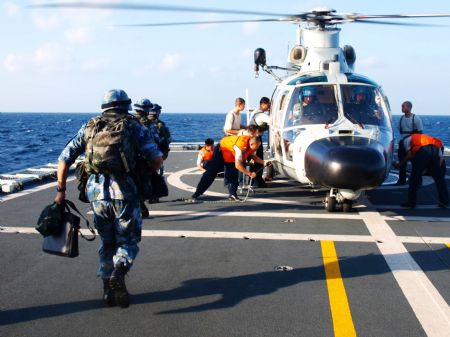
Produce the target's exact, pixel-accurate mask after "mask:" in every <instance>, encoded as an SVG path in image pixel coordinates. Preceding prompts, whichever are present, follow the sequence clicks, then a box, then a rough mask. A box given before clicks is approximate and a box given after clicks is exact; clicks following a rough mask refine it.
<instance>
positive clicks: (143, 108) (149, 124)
mask: <svg viewBox="0 0 450 337" xmlns="http://www.w3.org/2000/svg"><path fill="white" fill-rule="evenodd" d="M152 108H153V103H152V102H151V101H150V100H149V99H148V98H140V99H138V100H137V101H136V103H134V111H135V112H136V114H135V115H136V118H137V119H138V120H139V122H141V124H142V125H144V126H145V127H146V128H147V129H148V130H149V131H150V134H151V135H152V137H153V139H154V141H155V143H156V144H158V145H159V144H160V143H161V139H160V138H159V134H158V131H157V130H156V124H155V123H153V120H150V119H149V117H148V114H149V112H150V111H151V109H152Z"/></svg>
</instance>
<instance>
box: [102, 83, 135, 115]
mask: <svg viewBox="0 0 450 337" xmlns="http://www.w3.org/2000/svg"><path fill="white" fill-rule="evenodd" d="M110 109H119V110H131V99H129V98H128V95H127V93H126V92H125V91H123V90H121V89H111V90H108V91H107V92H106V93H105V94H104V95H103V100H102V111H103V112H105V111H107V110H110Z"/></svg>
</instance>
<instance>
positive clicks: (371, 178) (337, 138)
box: [255, 28, 394, 211]
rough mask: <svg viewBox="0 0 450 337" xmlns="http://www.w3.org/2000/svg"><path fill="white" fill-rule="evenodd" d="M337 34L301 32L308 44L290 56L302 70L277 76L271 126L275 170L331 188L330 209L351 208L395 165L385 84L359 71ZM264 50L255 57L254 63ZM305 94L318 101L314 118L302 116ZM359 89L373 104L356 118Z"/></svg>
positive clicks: (319, 30)
mask: <svg viewBox="0 0 450 337" xmlns="http://www.w3.org/2000/svg"><path fill="white" fill-rule="evenodd" d="M339 31H340V30H339V29H336V28H332V29H329V28H308V29H303V30H301V37H302V39H303V41H301V39H299V40H300V43H301V44H299V45H297V46H295V47H294V48H293V49H292V51H291V53H290V58H289V61H290V63H291V64H292V65H293V66H294V67H295V69H298V70H297V71H295V73H294V74H293V75H291V76H289V77H287V78H285V79H283V80H280V79H279V78H278V80H279V83H278V84H277V86H276V89H275V91H274V93H273V95H272V108H271V125H270V128H269V148H270V155H271V157H272V158H273V159H274V161H273V163H274V166H275V169H276V171H277V172H279V173H281V174H282V175H284V176H286V177H289V178H291V179H295V180H297V181H299V182H300V183H302V184H310V185H322V186H326V187H329V188H330V193H329V194H328V196H327V201H326V207H327V209H328V210H329V211H332V210H334V207H335V205H336V203H343V204H344V205H346V206H345V208H347V210H349V209H350V208H351V204H352V201H353V200H355V199H357V198H358V197H359V195H360V193H361V191H362V190H366V189H371V188H374V187H376V186H378V185H380V184H381V183H382V182H383V181H384V179H385V178H386V177H387V175H388V173H389V170H390V166H391V162H392V159H393V141H394V138H393V130H392V117H391V112H390V108H389V103H388V100H387V98H386V96H385V95H384V94H383V92H382V90H381V88H380V86H379V85H377V84H376V83H375V82H373V81H372V80H370V79H368V78H366V77H364V76H361V75H357V74H355V73H354V72H353V65H354V60H355V56H354V55H355V54H354V51H353V49H352V48H351V47H349V46H346V47H345V48H344V49H343V48H340V47H339ZM349 50H351V52H348V51H349ZM261 51H262V50H261V49H259V52H258V53H255V55H256V59H255V63H256V64H258V60H257V58H258V55H259V53H261ZM346 52H347V54H346ZM262 53H264V52H263V51H262ZM259 65H261V66H263V68H266V69H267V70H269V69H268V68H269V67H267V66H265V65H264V64H259ZM291 69H293V68H291ZM269 72H271V71H270V70H269ZM305 88H306V89H307V90H314V91H315V92H316V96H317V97H316V99H317V102H316V103H315V105H314V108H312V109H310V111H309V115H307V114H305V113H303V115H302V112H301V111H296V110H301V108H299V105H301V104H302V101H301V92H302V90H303V89H305ZM358 89H362V90H364V91H365V92H366V96H368V97H365V98H366V99H367V100H369V99H370V100H371V101H370V102H366V103H367V104H366V106H365V108H362V111H358V113H356V114H355V110H354V106H355V104H356V102H355V95H354V94H352V92H353V91H355V90H358ZM375 114H377V117H375Z"/></svg>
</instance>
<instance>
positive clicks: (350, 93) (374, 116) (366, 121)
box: [341, 85, 389, 126]
mask: <svg viewBox="0 0 450 337" xmlns="http://www.w3.org/2000/svg"><path fill="white" fill-rule="evenodd" d="M341 91H342V96H343V97H342V99H343V104H344V116H345V118H347V119H348V120H349V121H350V122H352V123H353V124H360V125H362V126H364V125H377V126H386V125H387V124H388V123H389V116H387V113H386V111H385V107H386V104H385V102H384V99H383V95H382V93H381V91H380V90H379V89H378V88H376V87H372V86H368V85H342V86H341Z"/></svg>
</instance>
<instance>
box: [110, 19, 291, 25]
mask: <svg viewBox="0 0 450 337" xmlns="http://www.w3.org/2000/svg"><path fill="white" fill-rule="evenodd" d="M281 21H291V20H290V19H284V18H279V19H254V20H251V19H250V20H216V21H187V22H160V23H137V24H131V25H117V26H116V27H161V26H184V25H210V24H215V23H245V22H281Z"/></svg>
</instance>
